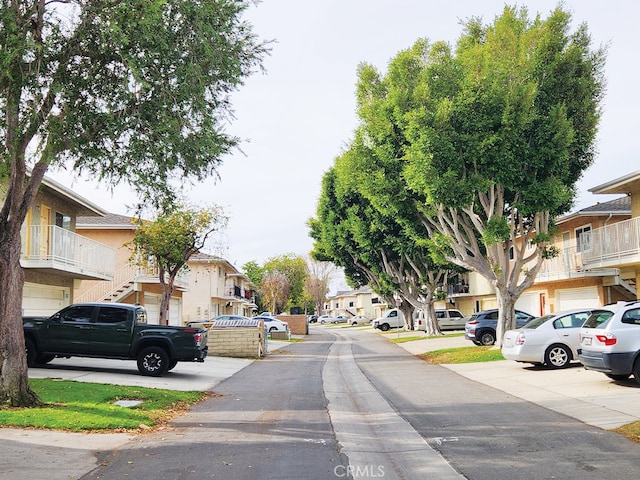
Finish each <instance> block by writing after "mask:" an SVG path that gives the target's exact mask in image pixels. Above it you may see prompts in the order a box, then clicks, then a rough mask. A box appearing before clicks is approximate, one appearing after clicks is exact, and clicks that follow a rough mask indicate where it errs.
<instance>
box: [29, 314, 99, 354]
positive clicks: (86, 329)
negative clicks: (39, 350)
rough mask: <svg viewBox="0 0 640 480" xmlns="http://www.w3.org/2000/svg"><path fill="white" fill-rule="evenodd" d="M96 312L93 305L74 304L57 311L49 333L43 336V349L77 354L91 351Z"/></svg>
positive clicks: (51, 320)
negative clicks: (93, 320)
mask: <svg viewBox="0 0 640 480" xmlns="http://www.w3.org/2000/svg"><path fill="white" fill-rule="evenodd" d="M94 313H95V307H94V306H92V305H72V306H70V307H68V308H65V309H64V310H62V311H60V312H59V313H56V314H55V315H54V316H52V317H51V318H50V320H49V328H48V330H47V333H46V334H45V335H43V336H42V337H43V338H42V339H41V340H42V342H43V347H44V348H43V350H46V351H49V352H65V353H76V354H81V353H88V352H90V351H91V333H92V329H93V323H92V321H91V320H92V319H93V315H94Z"/></svg>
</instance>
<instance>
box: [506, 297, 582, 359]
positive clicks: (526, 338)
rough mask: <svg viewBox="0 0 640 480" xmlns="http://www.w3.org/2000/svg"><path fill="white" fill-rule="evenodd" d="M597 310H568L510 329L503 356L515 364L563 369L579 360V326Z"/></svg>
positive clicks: (507, 333) (507, 332)
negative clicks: (573, 361)
mask: <svg viewBox="0 0 640 480" xmlns="http://www.w3.org/2000/svg"><path fill="white" fill-rule="evenodd" d="M593 311H594V309H586V310H585V309H578V310H565V311H562V312H556V313H551V314H549V315H544V316H542V317H538V318H534V319H533V320H531V321H530V322H528V323H527V324H526V325H525V326H524V327H521V328H518V329H516V330H507V331H506V332H505V333H504V341H503V342H502V356H503V357H504V358H506V359H507V360H515V361H516V362H524V363H533V364H537V365H546V366H547V367H550V368H564V367H566V366H567V365H569V363H570V362H571V361H572V360H578V348H579V347H580V327H582V324H583V323H584V322H585V320H586V319H587V318H589V315H591V313H592V312H593Z"/></svg>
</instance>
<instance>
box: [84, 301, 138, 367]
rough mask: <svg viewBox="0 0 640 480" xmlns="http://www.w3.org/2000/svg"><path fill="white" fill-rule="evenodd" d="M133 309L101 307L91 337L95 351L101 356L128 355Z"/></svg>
mask: <svg viewBox="0 0 640 480" xmlns="http://www.w3.org/2000/svg"><path fill="white" fill-rule="evenodd" d="M133 313H134V311H133V310H132V309H128V308H122V307H116V306H103V305H101V306H100V307H99V310H98V315H97V316H96V319H95V323H94V326H93V332H92V335H91V344H92V347H93V351H94V352H95V353H97V354H99V355H127V352H128V351H129V347H130V346H131V333H132V332H133V322H134V319H133Z"/></svg>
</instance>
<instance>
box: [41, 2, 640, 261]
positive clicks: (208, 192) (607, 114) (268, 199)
mask: <svg viewBox="0 0 640 480" xmlns="http://www.w3.org/2000/svg"><path fill="white" fill-rule="evenodd" d="M508 5H518V6H527V7H528V9H529V12H530V15H531V16H533V15H534V14H535V13H540V14H541V15H542V17H543V18H544V17H546V16H547V15H548V13H549V12H550V11H551V10H552V9H553V8H554V7H555V6H557V5H558V3H557V2H556V1H547V0H538V1H533V0H530V1H521V2H518V3H511V2H510V3H508ZM504 6H505V2H504V1H494V0H450V1H442V0H323V1H313V2H311V1H300V0H264V1H263V2H262V3H259V4H258V5H257V6H252V7H251V8H250V9H249V10H248V11H247V13H246V15H245V18H246V20H248V21H249V22H250V23H251V24H252V25H253V27H254V32H255V33H256V34H257V35H258V36H259V37H260V38H262V39H265V40H273V41H274V43H273V44H272V45H271V47H272V50H271V54H270V55H269V56H267V57H265V60H264V63H263V65H264V68H265V69H266V72H265V73H259V72H258V73H255V74H254V75H252V76H251V77H249V78H248V79H246V81H245V83H244V85H243V86H241V87H240V89H239V90H238V92H236V93H235V94H234V95H233V97H232V103H233V110H234V114H235V120H234V121H233V123H232V124H231V125H229V127H228V128H227V132H228V133H231V134H234V135H237V136H239V137H240V138H242V139H243V143H242V146H241V148H242V153H240V152H235V153H234V154H232V155H229V156H227V157H226V158H225V159H224V163H223V165H222V166H221V167H220V169H219V173H220V179H219V180H217V181H216V180H214V179H211V180H208V181H206V182H204V183H202V184H200V185H196V186H194V187H192V188H189V189H188V192H189V194H188V198H189V200H190V201H191V202H193V203H194V204H196V205H203V206H204V205H211V204H216V205H220V206H221V207H223V209H224V211H225V212H226V214H227V215H228V216H229V218H230V221H229V225H228V227H227V229H226V230H225V232H224V234H223V235H222V236H221V237H220V238H219V239H217V240H218V241H219V242H221V244H220V247H219V248H216V249H215V251H212V252H211V253H215V254H217V255H221V256H223V257H224V258H225V259H227V260H228V261H230V262H231V263H232V264H233V265H235V266H236V267H237V268H238V269H242V265H244V264H245V263H246V262H248V261H251V260H255V261H256V262H257V263H258V264H263V263H264V262H265V261H266V260H268V259H269V258H272V257H275V256H279V255H285V254H296V255H302V256H306V255H307V254H308V253H309V252H310V251H311V249H312V247H313V241H312V239H311V238H310V237H309V235H308V234H309V230H308V227H307V220H308V219H309V218H311V217H314V216H315V213H316V205H317V201H318V198H319V195H320V190H321V181H322V177H323V175H324V173H325V172H326V171H327V170H328V169H329V168H331V166H332V165H333V162H334V160H335V158H336V157H337V156H338V155H339V154H340V153H341V152H342V151H343V150H344V148H345V146H346V145H347V144H348V143H349V142H350V140H351V139H352V137H353V132H354V130H355V128H356V126H357V116H356V111H355V108H356V105H355V86H356V81H357V78H356V71H357V67H358V65H359V64H360V63H363V62H365V63H368V64H372V65H374V66H375V67H376V68H377V69H378V70H379V71H381V72H386V67H387V65H388V63H389V61H390V60H391V59H392V58H393V57H394V56H395V55H396V54H397V53H398V52H399V51H401V50H404V49H406V48H408V47H410V46H411V45H412V44H413V43H414V42H415V41H416V40H417V39H418V38H428V39H429V40H431V41H439V40H444V41H447V42H449V43H450V44H452V45H453V44H455V41H456V40H457V38H458V37H459V36H460V33H461V31H462V28H461V25H460V22H461V21H464V20H467V19H469V18H471V17H481V18H482V19H483V22H484V23H485V24H487V23H491V22H493V20H494V18H495V17H496V16H497V15H499V14H500V13H501V12H502V10H503V8H504ZM564 7H565V8H566V9H568V10H569V11H571V12H572V15H573V22H574V23H573V28H572V30H574V29H575V27H576V26H577V25H578V24H579V23H583V22H586V23H587V25H588V27H589V31H590V33H591V36H592V42H593V46H594V47H598V46H600V45H607V44H608V55H607V63H606V67H605V76H606V78H607V93H606V96H605V99H604V102H603V104H602V108H603V115H602V118H601V122H600V127H599V133H598V139H597V149H598V152H599V153H598V155H597V157H596V159H595V162H594V164H593V165H592V166H591V167H590V168H589V169H588V170H587V171H585V173H584V175H583V178H582V179H581V181H580V182H579V183H578V191H579V196H578V198H577V200H576V204H575V208H574V210H573V211H575V210H578V209H580V208H584V207H587V206H589V205H593V204H595V203H597V202H603V201H607V200H610V199H611V198H615V197H612V196H607V195H593V194H591V193H589V192H588V191H587V190H588V189H590V188H593V187H595V186H597V185H600V184H602V183H605V182H607V181H609V180H613V179H615V178H618V177H621V176H623V175H626V174H628V173H631V172H634V171H636V170H638V169H640V167H639V166H638V165H639V162H638V150H639V149H638V147H637V144H638V142H637V137H636V135H638V127H639V126H640V125H639V121H638V112H639V111H640V89H638V88H637V86H636V83H637V78H638V68H637V60H638V56H639V54H638V52H640V36H639V35H638V31H637V19H638V18H640V2H638V1H637V0H606V1H605V0H602V1H596V0H565V2H564ZM68 175H69V174H68V173H67V174H56V173H52V174H50V176H51V177H52V178H54V179H55V180H57V181H58V182H60V183H62V184H64V185H65V186H67V187H70V188H72V189H73V190H74V191H75V192H76V193H78V194H80V195H82V196H84V197H86V198H88V199H89V200H91V201H92V202H94V203H96V204H98V205H100V206H101V207H103V208H105V209H106V210H108V211H110V212H112V213H118V214H122V215H132V214H133V212H132V210H130V209H128V208H127V207H128V206H130V205H133V204H134V203H135V198H134V197H132V196H131V193H130V188H129V187H125V186H119V187H116V188H115V190H114V192H113V194H110V193H109V191H108V187H107V186H105V185H97V184H95V183H94V182H92V181H87V180H84V179H77V178H72V177H69V176H68ZM212 250H213V249H212Z"/></svg>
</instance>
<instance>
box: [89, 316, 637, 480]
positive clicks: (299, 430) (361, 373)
mask: <svg viewBox="0 0 640 480" xmlns="http://www.w3.org/2000/svg"><path fill="white" fill-rule="evenodd" d="M311 333H312V334H311V335H309V336H308V337H307V339H306V340H305V341H304V342H300V343H294V344H291V345H290V346H287V347H286V348H284V349H281V350H279V351H278V352H276V353H273V354H271V355H270V356H268V357H267V358H265V359H263V360H260V361H258V362H254V363H252V364H250V365H248V366H247V367H245V368H243V369H242V370H240V371H239V372H237V373H236V374H235V375H233V376H232V377H230V378H228V379H227V380H225V381H223V382H222V383H220V384H219V385H218V386H217V387H216V388H215V389H214V393H215V395H214V396H213V397H212V398H211V399H209V400H207V401H205V402H202V403H200V404H198V405H197V406H195V407H194V408H193V409H192V410H191V411H190V412H189V413H188V414H186V415H184V416H182V417H180V418H179V419H177V420H176V421H175V422H174V423H173V424H172V425H171V426H170V427H169V428H167V429H165V430H163V431H160V432H154V433H151V434H147V435H141V436H139V437H136V438H135V439H133V440H132V441H130V442H128V443H127V444H126V445H125V446H124V447H123V448H119V449H116V450H114V451H110V452H105V453H104V455H103V456H102V457H101V459H100V466H99V467H98V468H96V469H95V470H94V471H92V472H90V473H88V474H86V475H85V476H83V477H82V478H83V479H87V480H88V479H109V480H111V479H122V478H132V479H147V478H153V479H159V480H160V479H171V480H174V479H185V480H190V479H203V478H216V479H231V478H233V479H234V480H256V479H259V480H269V479H274V480H275V479H292V480H293V479H295V480H299V479H305V480H306V479H310V480H312V479H341V478H354V479H355V478H361V479H372V478H376V479H380V478H384V479H418V478H425V479H454V478H469V479H474V480H475V479H478V480H481V479H491V480H507V479H508V480H512V479H513V478H523V479H551V478H562V479H602V478H607V477H609V478H616V479H622V480H624V479H632V478H633V479H635V478H637V472H638V471H639V470H640V456H639V455H638V453H639V452H640V447H639V446H638V445H637V444H634V443H632V442H629V441H628V440H626V439H624V438H623V437H621V436H619V435H616V434H613V433H610V432H607V431H604V430H601V429H599V428H596V427H592V426H588V425H585V424H583V423H582V422H579V421H577V420H575V419H572V418H570V417H567V416H565V415H562V414H559V413H556V412H553V411H550V410H547V409H545V408H542V407H540V406H537V405H535V404H532V403H529V402H526V401H524V400H521V399H518V398H516V397H513V396H511V395H508V394H506V393H504V392H502V391H498V390H495V389H493V388H491V387H487V386H485V385H482V384H479V383H477V382H474V381H473V380H470V379H468V378H465V377H462V376H460V375H458V374H456V373H455V372H452V371H450V370H448V369H446V368H443V367H440V366H437V365H429V364H427V363H425V362H423V361H421V360H419V359H417V358H416V357H415V356H413V355H411V354H409V353H407V352H406V351H404V350H403V349H401V348H399V347H398V346H396V345H394V344H391V343H389V342H387V341H386V340H385V339H383V338H381V337H380V336H378V335H371V334H370V332H362V331H358V330H354V329H331V328H325V327H314V328H313V329H312V332H311Z"/></svg>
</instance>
